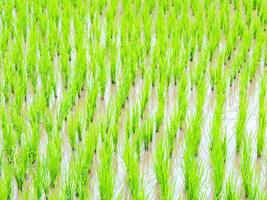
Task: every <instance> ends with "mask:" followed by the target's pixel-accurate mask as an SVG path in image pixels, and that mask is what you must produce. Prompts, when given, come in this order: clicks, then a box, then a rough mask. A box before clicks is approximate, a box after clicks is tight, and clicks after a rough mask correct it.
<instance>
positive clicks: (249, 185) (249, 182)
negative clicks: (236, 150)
mask: <svg viewBox="0 0 267 200" xmlns="http://www.w3.org/2000/svg"><path fill="white" fill-rule="evenodd" d="M251 152H252V146H251V137H250V136H246V137H244V140H243V143H242V152H241V175H242V184H243V187H244V191H245V196H246V198H248V199H255V197H256V195H257V187H256V184H255V183H254V180H253V179H254V178H255V172H254V169H253V165H252V154H251Z"/></svg>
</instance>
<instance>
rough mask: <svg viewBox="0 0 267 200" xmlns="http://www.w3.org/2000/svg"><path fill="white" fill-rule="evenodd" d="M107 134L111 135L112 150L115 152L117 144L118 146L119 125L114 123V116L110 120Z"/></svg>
mask: <svg viewBox="0 0 267 200" xmlns="http://www.w3.org/2000/svg"><path fill="white" fill-rule="evenodd" d="M108 135H110V136H111V137H112V144H113V148H114V151H115V152H116V151H117V146H118V137H119V125H118V123H116V121H115V119H114V118H112V120H111V121H110V125H109V129H108Z"/></svg>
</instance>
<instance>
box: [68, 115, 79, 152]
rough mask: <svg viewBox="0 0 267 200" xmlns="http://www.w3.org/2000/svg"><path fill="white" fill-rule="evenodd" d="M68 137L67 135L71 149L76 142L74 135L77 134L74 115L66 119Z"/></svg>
mask: <svg viewBox="0 0 267 200" xmlns="http://www.w3.org/2000/svg"><path fill="white" fill-rule="evenodd" d="M67 132H68V137H69V143H70V146H71V148H72V150H74V149H75V144H76V142H77V141H76V136H77V119H76V117H75V116H72V117H70V118H69V120H68V131H67Z"/></svg>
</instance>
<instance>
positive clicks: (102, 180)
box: [97, 138, 115, 200]
mask: <svg viewBox="0 0 267 200" xmlns="http://www.w3.org/2000/svg"><path fill="white" fill-rule="evenodd" d="M112 155H113V153H112V146H111V141H109V138H106V139H105V141H104V142H103V146H102V148H101V151H100V155H99V156H100V162H99V168H98V169H97V177H98V183H99V192H100V197H101V199H106V200H108V199H112V198H113V196H114V184H115V182H114V181H115V174H114V172H113V168H112Z"/></svg>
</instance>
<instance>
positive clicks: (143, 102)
mask: <svg viewBox="0 0 267 200" xmlns="http://www.w3.org/2000/svg"><path fill="white" fill-rule="evenodd" d="M150 86H151V81H150V78H149V75H148V73H146V77H145V82H144V87H143V90H142V93H141V97H140V106H141V108H140V109H141V118H143V115H144V111H145V107H146V105H147V102H148V99H149V96H150V94H151V92H150V91H151V90H150V89H151V87H150Z"/></svg>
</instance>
